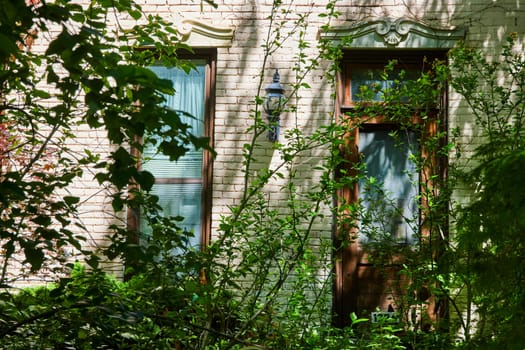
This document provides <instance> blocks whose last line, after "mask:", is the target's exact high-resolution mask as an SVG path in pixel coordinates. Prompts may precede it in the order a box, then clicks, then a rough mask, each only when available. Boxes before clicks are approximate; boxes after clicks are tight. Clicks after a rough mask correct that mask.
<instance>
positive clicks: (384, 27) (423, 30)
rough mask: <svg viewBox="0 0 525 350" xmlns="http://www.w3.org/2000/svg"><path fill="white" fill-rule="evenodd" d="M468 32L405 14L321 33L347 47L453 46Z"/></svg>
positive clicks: (323, 37) (440, 47) (441, 47)
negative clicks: (412, 18) (399, 16)
mask: <svg viewBox="0 0 525 350" xmlns="http://www.w3.org/2000/svg"><path fill="white" fill-rule="evenodd" d="M465 35H466V29H465V28H464V27H448V28H443V27H441V28H437V27H430V26H428V25H426V24H423V23H420V22H417V21H414V20H411V19H409V18H405V17H401V18H397V19H392V18H388V17H385V18H379V19H376V20H371V21H363V22H356V23H352V24H349V25H341V26H333V27H330V28H328V29H327V30H326V31H323V32H321V33H320V35H319V36H320V38H321V39H322V40H329V41H332V42H333V43H334V44H343V46H344V47H346V48H367V49H372V48H378V49H379V48H406V49H425V48H428V49H450V48H452V47H454V45H455V44H456V43H457V42H458V41H459V40H463V39H464V38H465Z"/></svg>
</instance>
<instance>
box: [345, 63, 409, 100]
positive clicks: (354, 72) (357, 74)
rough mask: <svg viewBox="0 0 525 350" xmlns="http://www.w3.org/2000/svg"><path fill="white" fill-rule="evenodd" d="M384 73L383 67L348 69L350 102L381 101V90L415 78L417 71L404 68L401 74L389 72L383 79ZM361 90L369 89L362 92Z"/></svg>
mask: <svg viewBox="0 0 525 350" xmlns="http://www.w3.org/2000/svg"><path fill="white" fill-rule="evenodd" d="M382 74H384V68H383V67H378V68H365V67H353V68H352V69H351V71H350V81H351V82H350V88H351V98H352V102H359V101H381V100H382V99H383V92H382V91H384V90H386V89H392V88H394V87H399V85H396V81H397V84H400V83H401V84H402V83H404V82H406V81H408V80H415V79H417V71H415V70H413V69H412V70H406V71H404V72H403V74H400V72H399V71H398V72H396V71H394V72H390V73H389V74H388V77H386V79H384V77H383V78H382V77H381V75H382ZM363 90H366V91H370V92H369V93H365V94H363Z"/></svg>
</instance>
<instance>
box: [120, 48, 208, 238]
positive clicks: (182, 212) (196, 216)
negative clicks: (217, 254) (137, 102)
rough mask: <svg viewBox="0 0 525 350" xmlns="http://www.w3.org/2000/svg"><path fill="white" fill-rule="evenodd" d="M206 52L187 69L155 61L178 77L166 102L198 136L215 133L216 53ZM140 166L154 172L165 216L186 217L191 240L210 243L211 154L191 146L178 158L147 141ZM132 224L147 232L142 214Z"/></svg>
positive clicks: (165, 74)
mask: <svg viewBox="0 0 525 350" xmlns="http://www.w3.org/2000/svg"><path fill="white" fill-rule="evenodd" d="M210 56H211V58H210V57H208V55H202V56H196V57H192V58H190V59H189V60H190V61H191V63H192V64H193V65H194V66H195V69H192V70H190V71H189V72H185V71H184V70H182V69H180V68H175V67H164V66H160V65H159V66H156V65H154V66H151V67H150V69H151V70H152V71H153V72H155V73H156V74H157V75H158V76H159V77H161V78H163V79H169V80H171V81H172V82H173V86H174V89H175V94H174V95H173V96H166V104H167V105H168V107H169V108H172V109H173V110H176V111H180V112H181V113H180V114H179V116H180V118H181V119H182V120H183V121H184V122H185V123H186V124H188V125H190V126H191V132H192V133H193V134H194V135H196V136H206V137H209V138H210V140H211V138H212V135H213V132H212V127H213V123H212V119H213V85H214V76H215V71H214V70H215V61H214V56H213V55H210ZM141 167H142V169H144V170H147V171H149V172H150V173H152V174H153V175H154V176H155V184H154V185H153V188H152V190H151V193H152V194H154V195H157V196H158V197H159V204H160V205H161V206H162V208H163V210H164V213H165V215H166V216H174V217H177V216H178V217H182V218H183V219H182V221H181V223H180V226H181V228H183V229H184V230H187V231H191V232H193V235H194V237H192V238H191V239H190V242H189V244H190V245H191V246H193V247H196V248H197V247H204V246H206V244H207V243H208V239H209V234H210V233H209V232H210V211H211V175H212V166H211V155H210V154H209V152H206V151H203V150H202V149H199V150H196V149H190V150H189V151H188V152H187V153H186V154H185V155H184V156H182V157H181V158H179V159H178V160H177V161H170V160H169V157H167V156H164V155H163V154H160V153H158V152H157V149H156V147H154V146H152V145H149V146H146V147H145V149H144V150H143V152H142V154H141ZM129 225H130V226H132V227H134V228H138V229H140V232H144V233H146V234H147V233H148V231H149V228H148V227H147V225H146V224H145V223H144V220H141V218H140V215H139V216H138V218H134V219H133V218H132V219H131V220H129Z"/></svg>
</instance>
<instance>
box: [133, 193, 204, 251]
mask: <svg viewBox="0 0 525 350" xmlns="http://www.w3.org/2000/svg"><path fill="white" fill-rule="evenodd" d="M201 190H202V185H201V184H156V185H154V186H153V188H152V190H151V193H152V194H154V195H157V196H158V197H159V205H160V206H161V207H162V208H163V209H164V215H166V216H181V217H183V218H184V219H183V221H182V222H181V223H180V227H181V228H183V229H185V230H187V231H191V232H193V233H194V237H192V238H191V240H190V244H191V245H192V246H194V247H198V246H199V245H200V232H201ZM141 231H142V232H144V233H146V234H147V233H149V232H151V229H150V228H149V227H147V226H146V224H145V223H144V220H142V221H141Z"/></svg>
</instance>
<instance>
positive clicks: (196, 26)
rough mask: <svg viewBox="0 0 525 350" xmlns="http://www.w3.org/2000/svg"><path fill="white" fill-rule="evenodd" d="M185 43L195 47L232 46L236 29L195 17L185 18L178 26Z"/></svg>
mask: <svg viewBox="0 0 525 350" xmlns="http://www.w3.org/2000/svg"><path fill="white" fill-rule="evenodd" d="M176 29H177V32H178V33H179V34H180V36H181V40H182V42H183V43H185V44H187V45H189V46H191V47H193V48H211V47H231V45H232V40H233V34H234V30H233V28H232V27H219V26H216V25H211V24H206V23H203V22H201V21H198V20H195V19H184V20H182V21H181V22H180V23H178V24H177V26H176Z"/></svg>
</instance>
